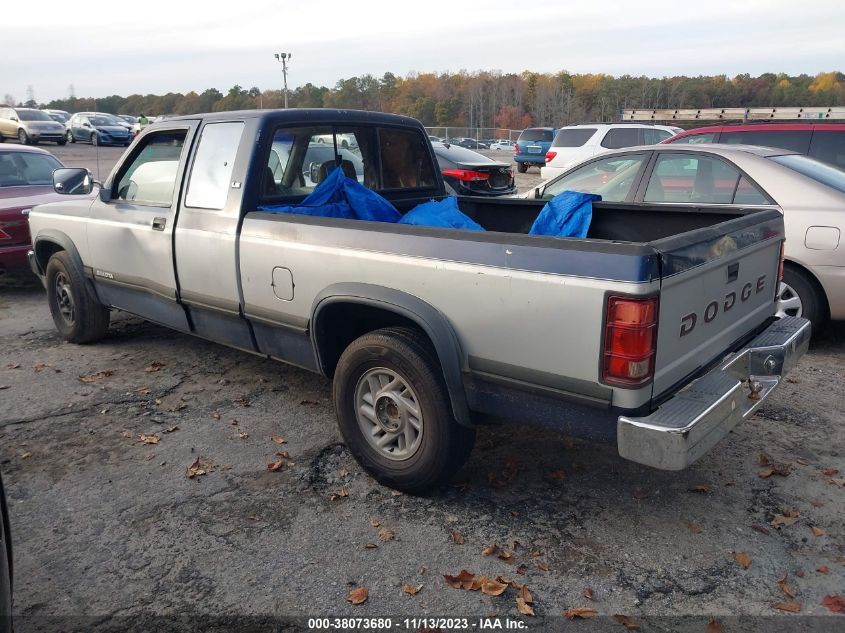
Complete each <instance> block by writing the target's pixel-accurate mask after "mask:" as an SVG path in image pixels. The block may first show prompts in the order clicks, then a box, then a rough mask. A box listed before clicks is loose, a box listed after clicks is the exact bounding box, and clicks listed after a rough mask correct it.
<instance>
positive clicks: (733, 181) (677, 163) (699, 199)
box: [643, 154, 767, 204]
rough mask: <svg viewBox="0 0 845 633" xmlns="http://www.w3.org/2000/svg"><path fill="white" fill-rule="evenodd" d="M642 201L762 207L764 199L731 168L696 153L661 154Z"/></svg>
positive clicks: (714, 159) (724, 163) (710, 157)
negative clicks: (753, 205) (758, 205)
mask: <svg viewBox="0 0 845 633" xmlns="http://www.w3.org/2000/svg"><path fill="white" fill-rule="evenodd" d="M643 201H644V202H666V203H673V202H676V203H677V202H680V203H685V202H695V203H699V204H732V203H735V204H766V203H767V200H766V197H765V196H764V195H763V194H762V193H760V192H759V191H758V190H757V188H756V187H754V185H752V184H751V182H749V181H748V179H747V178H745V177H744V176H743V175H742V174H741V173H740V172H739V170H738V169H736V168H735V167H734V166H733V165H729V164H728V163H726V162H724V161H722V160H719V159H718V158H714V157H712V156H701V155H697V154H661V155H660V156H659V157H658V159H657V163H656V164H655V166H654V171H653V172H652V175H651V178H650V179H649V182H648V187H647V188H646V192H645V197H644V199H643Z"/></svg>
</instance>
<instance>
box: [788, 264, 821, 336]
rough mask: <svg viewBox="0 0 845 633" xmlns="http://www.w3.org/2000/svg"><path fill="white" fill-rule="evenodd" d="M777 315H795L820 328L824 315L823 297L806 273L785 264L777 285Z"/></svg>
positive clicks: (815, 327) (814, 327)
mask: <svg viewBox="0 0 845 633" xmlns="http://www.w3.org/2000/svg"><path fill="white" fill-rule="evenodd" d="M776 316H778V317H785V316H797V317H803V318H805V319H807V320H809V321H810V322H811V323H812V324H813V329H814V330H815V329H817V328H820V327H821V326H822V325H823V323H824V319H825V316H826V313H825V304H824V298H823V297H822V296H821V295H820V294H819V291H818V290H817V287H816V284H815V283H813V280H812V279H810V278H809V276H808V275H807V273H805V272H803V271H801V270H799V269H797V268H794V267H793V266H790V265H787V266H785V267H784V270H783V281H782V282H781V284H780V285H779V286H778V300H777V313H776Z"/></svg>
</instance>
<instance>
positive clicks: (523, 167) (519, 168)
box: [516, 163, 528, 174]
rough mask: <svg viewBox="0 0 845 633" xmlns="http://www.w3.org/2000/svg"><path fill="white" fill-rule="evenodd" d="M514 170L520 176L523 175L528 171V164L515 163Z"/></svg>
mask: <svg viewBox="0 0 845 633" xmlns="http://www.w3.org/2000/svg"><path fill="white" fill-rule="evenodd" d="M516 170H517V171H518V172H519V173H520V174H524V173H525V172H527V171H528V163H517V164H516Z"/></svg>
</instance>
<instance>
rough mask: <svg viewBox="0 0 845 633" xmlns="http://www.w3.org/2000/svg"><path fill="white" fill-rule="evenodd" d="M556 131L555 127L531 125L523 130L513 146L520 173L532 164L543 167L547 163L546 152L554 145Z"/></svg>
mask: <svg viewBox="0 0 845 633" xmlns="http://www.w3.org/2000/svg"><path fill="white" fill-rule="evenodd" d="M556 131H557V130H556V129H555V128H553V127H529V128H526V129H524V130H522V133H520V135H519V138H518V139H516V143H515V144H514V148H513V151H514V156H513V159H514V160H515V161H516V169H517V171H518V172H519V173H520V174H524V173H525V172H527V171H528V168H529V167H531V166H532V165H535V166H537V167H542V166H543V165H545V164H546V152H548V151H549V148H550V147H551V146H552V141H553V140H554V137H555V132H556Z"/></svg>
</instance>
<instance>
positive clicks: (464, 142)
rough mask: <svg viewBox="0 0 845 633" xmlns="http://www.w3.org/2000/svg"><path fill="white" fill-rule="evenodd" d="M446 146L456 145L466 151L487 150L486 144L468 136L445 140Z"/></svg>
mask: <svg viewBox="0 0 845 633" xmlns="http://www.w3.org/2000/svg"><path fill="white" fill-rule="evenodd" d="M445 143H446V144H447V145H457V146H459V147H465V148H466V149H488V146H487V143H485V142H484V141H480V140H478V139H474V138H470V137H468V136H458V137H455V138H450V139H446V141H445Z"/></svg>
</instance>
